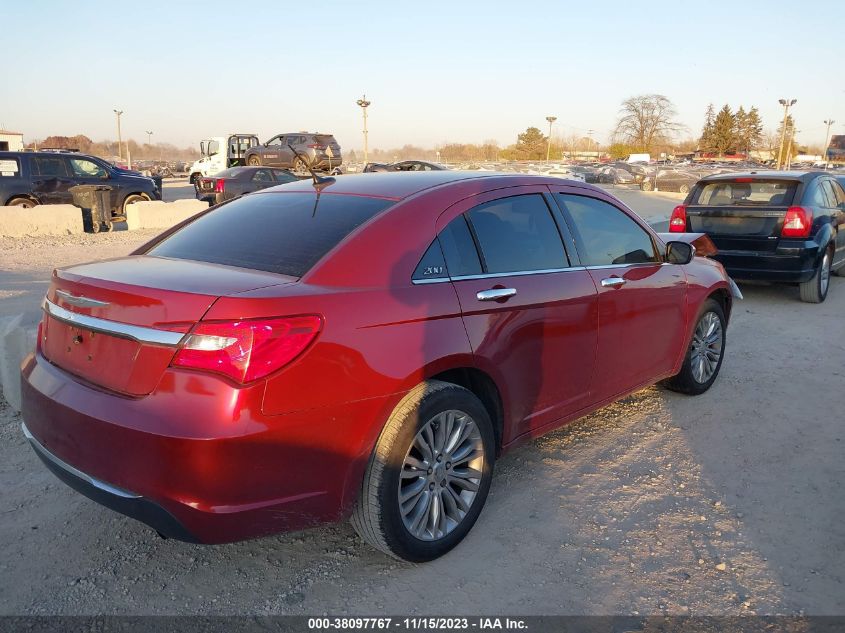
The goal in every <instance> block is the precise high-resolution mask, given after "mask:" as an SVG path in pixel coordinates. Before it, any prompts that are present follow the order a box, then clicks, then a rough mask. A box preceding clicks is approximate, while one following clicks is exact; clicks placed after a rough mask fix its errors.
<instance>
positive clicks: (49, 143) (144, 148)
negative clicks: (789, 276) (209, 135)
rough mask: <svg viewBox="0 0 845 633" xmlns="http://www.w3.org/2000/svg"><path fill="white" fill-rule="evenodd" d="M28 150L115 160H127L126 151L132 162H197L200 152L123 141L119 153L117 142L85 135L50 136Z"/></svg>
mask: <svg viewBox="0 0 845 633" xmlns="http://www.w3.org/2000/svg"><path fill="white" fill-rule="evenodd" d="M26 147H27V149H32V150H35V149H48V148H49V149H73V150H79V151H80V152H81V153H83V154H90V155H92V156H100V157H101V158H106V159H109V160H111V159H113V158H117V157H118V156H119V155H120V156H123V157H124V159H125V158H126V156H125V154H126V149H127V147H128V148H129V154H130V156H131V157H132V160H158V159H163V160H195V159H197V158H199V150H198V149H197V148H195V147H185V148H179V147H176V146H175V145H172V144H171V143H138V142H136V141H134V140H132V139H128V140H125V141H123V148H122V150H121V151H118V147H117V141H109V140H105V141H97V142H95V141H92V140H91V139H90V138H88V137H87V136H85V135H84V134H77V135H76V136H48V137H47V138H45V139H44V140H42V141H35V142H32V143H29V144H28V145H26Z"/></svg>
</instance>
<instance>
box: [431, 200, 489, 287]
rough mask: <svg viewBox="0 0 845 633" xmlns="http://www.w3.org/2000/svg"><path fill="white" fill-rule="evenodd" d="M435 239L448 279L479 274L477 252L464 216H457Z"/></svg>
mask: <svg viewBox="0 0 845 633" xmlns="http://www.w3.org/2000/svg"><path fill="white" fill-rule="evenodd" d="M437 237H438V239H439V240H440V246H441V248H442V249H443V256H444V257H445V258H446V268H447V270H448V271H449V276H450V277H463V276H465V275H479V274H481V262H480V261H479V260H478V250H477V249H476V248H475V242H474V241H473V239H472V234H471V233H470V232H469V227H468V226H467V221H466V218H464V216H462V215H459V216H458V217H456V218H455V219H454V220H452V221H451V222H449V224H448V226H447V227H446V228H445V229H443V230H442V231H441V232H440V235H438V236H437Z"/></svg>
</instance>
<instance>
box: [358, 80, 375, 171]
mask: <svg viewBox="0 0 845 633" xmlns="http://www.w3.org/2000/svg"><path fill="white" fill-rule="evenodd" d="M356 103H357V104H358V105H359V106H360V107H361V110H362V111H363V113H364V164H365V165H366V164H367V163H368V162H369V160H368V156H369V148H368V147H367V108H369V107H370V103H372V102H371V101H367V95H366V94H365V95H364V96H363V97H361V98H360V99H358V101H356Z"/></svg>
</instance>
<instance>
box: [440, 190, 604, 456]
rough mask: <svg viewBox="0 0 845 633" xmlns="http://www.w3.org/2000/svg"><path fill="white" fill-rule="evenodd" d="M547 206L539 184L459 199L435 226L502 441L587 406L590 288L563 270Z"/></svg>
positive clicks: (581, 276)
mask: <svg viewBox="0 0 845 633" xmlns="http://www.w3.org/2000/svg"><path fill="white" fill-rule="evenodd" d="M553 205H554V202H553V201H552V200H551V198H550V197H549V193H548V189H547V188H545V187H537V186H533V187H512V188H508V189H505V190H499V191H496V192H488V193H486V194H481V195H478V196H473V197H472V198H469V199H467V200H464V201H462V202H460V203H458V204H457V205H455V206H453V207H452V208H451V209H449V210H448V211H447V212H445V213H444V214H443V216H441V218H440V221H439V222H438V229H439V231H438V232H439V234H440V235H439V239H440V243H441V246H442V248H443V254H444V256H445V261H446V264H447V268H448V273H449V276H450V277H451V280H452V284H453V286H454V288H455V290H456V292H457V294H458V298H459V300H460V303H461V310H462V313H463V319H464V324H465V326H466V329H467V334H468V336H469V340H470V344H471V346H472V350H473V354H474V356H475V359H476V364H477V365H478V366H479V368H481V369H483V370H484V371H486V372H487V373H489V374H490V375H492V376H493V377H494V379H495V380H496V382H497V384H498V385H499V386H500V388H501V390H502V392H503V393H502V397H503V405H504V407H505V419H506V420H507V421H509V422H510V426H509V427H506V428H505V432H504V438H503V439H504V441H505V443H507V442H508V441H510V440H512V439H513V438H515V437H516V436H518V435H521V434H524V433H526V432H540V431H542V430H545V428H548V427H550V426H553V425H554V423H555V421H556V420H559V419H560V418H562V417H565V416H567V415H568V414H570V413H572V412H574V411H577V410H579V409H581V408H583V407H584V406H585V405H586V403H587V402H589V400H590V394H589V387H590V381H591V376H592V373H593V365H594V361H595V350H596V323H597V305H596V301H597V299H596V288H595V285H594V284H593V281H592V278H591V277H590V275H589V273H588V272H587V271H586V270H584V269H583V268H574V267H572V265H571V264H570V260H569V258H568V256H567V252H566V249H565V248H564V240H565V239H571V238H568V236H567V235H566V234H565V231H566V228H565V226H562V225H561V224H560V223H559V222H558V221H556V219H555V217H554V216H553V213H552V210H551V207H552V206H553ZM562 232H563V234H562Z"/></svg>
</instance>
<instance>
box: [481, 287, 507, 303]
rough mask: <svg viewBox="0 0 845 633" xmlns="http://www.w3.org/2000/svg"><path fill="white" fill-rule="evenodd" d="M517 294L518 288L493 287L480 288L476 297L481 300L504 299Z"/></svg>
mask: <svg viewBox="0 0 845 633" xmlns="http://www.w3.org/2000/svg"><path fill="white" fill-rule="evenodd" d="M515 294H516V288H491V289H490V290H480V291H479V292H478V293H476V295H475V298H476V299H478V300H479V301H504V300H506V299H510V298H511V297H513V296H514V295H515Z"/></svg>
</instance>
